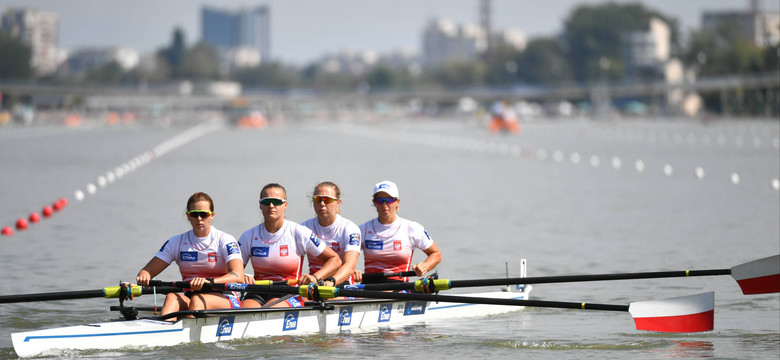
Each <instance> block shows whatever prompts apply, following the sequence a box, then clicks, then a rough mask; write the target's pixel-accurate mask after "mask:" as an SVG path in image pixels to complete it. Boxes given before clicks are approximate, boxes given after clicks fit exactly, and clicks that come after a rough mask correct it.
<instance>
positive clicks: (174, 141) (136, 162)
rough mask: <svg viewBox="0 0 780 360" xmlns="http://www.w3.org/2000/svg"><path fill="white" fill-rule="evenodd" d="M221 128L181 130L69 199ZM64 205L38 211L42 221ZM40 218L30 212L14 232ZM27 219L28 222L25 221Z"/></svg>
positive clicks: (217, 125) (207, 126) (58, 203)
mask: <svg viewBox="0 0 780 360" xmlns="http://www.w3.org/2000/svg"><path fill="white" fill-rule="evenodd" d="M222 127H223V125H221V123H217V122H206V123H203V124H199V125H196V126H194V127H192V128H190V129H187V130H185V131H184V132H182V133H180V134H178V135H176V136H174V137H172V138H170V139H168V140H165V141H163V142H162V143H160V144H159V145H157V146H155V147H154V148H153V149H151V150H148V151H144V152H143V153H141V154H139V155H137V156H135V157H133V158H132V159H130V160H129V161H126V162H124V163H122V164H121V165H119V166H117V167H116V168H114V169H113V170H109V171H107V172H106V173H105V174H104V175H98V177H97V178H96V183H97V185H95V183H92V182H90V183H88V184H87V185H86V188H85V190H86V193H85V192H84V191H83V190H82V189H77V190H76V191H74V192H73V197H74V198H75V199H76V200H77V201H83V200H84V199H86V196H87V195H94V194H96V193H97V191H98V190H99V189H102V188H105V187H106V186H108V185H110V184H113V183H114V182H116V181H118V180H119V179H121V178H122V177H123V176H125V175H128V174H130V173H132V172H133V171H135V170H137V169H138V168H140V167H141V166H144V165H146V164H148V163H149V162H151V161H152V160H155V159H157V158H159V157H161V156H163V155H165V154H167V153H168V152H171V151H173V150H175V149H176V148H178V147H180V146H182V145H185V144H187V143H189V142H191V141H193V140H195V139H197V138H199V137H201V136H203V135H206V134H208V133H210V132H213V131H216V130H218V129H220V128H222ZM67 205H68V199H67V198H65V197H60V198H59V199H57V200H56V201H54V202H53V203H52V205H46V206H44V207H43V209H42V210H41V215H43V218H44V219H45V218H49V217H51V216H52V215H53V214H54V213H55V212H59V211H61V210H63V209H64V208H65V207H67ZM41 215H39V214H38V213H37V212H33V213H30V215H29V216H28V217H20V218H19V219H17V220H16V223H15V228H16V230H18V231H25V230H27V229H28V227H29V226H30V225H32V224H36V223H38V222H40V220H41ZM28 220H29V221H28ZM13 234H14V229H13V228H12V227H11V226H5V227H3V228H2V229H0V235H5V236H11V235H13Z"/></svg>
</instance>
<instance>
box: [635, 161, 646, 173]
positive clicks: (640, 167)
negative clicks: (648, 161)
mask: <svg viewBox="0 0 780 360" xmlns="http://www.w3.org/2000/svg"><path fill="white" fill-rule="evenodd" d="M634 167H635V168H636V171H637V172H640V173H641V172H644V171H645V162H644V161H642V160H637V161H636V162H635V163H634Z"/></svg>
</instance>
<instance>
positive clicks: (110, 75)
mask: <svg viewBox="0 0 780 360" xmlns="http://www.w3.org/2000/svg"><path fill="white" fill-rule="evenodd" d="M123 75H124V71H123V70H122V67H121V66H119V63H117V62H116V61H112V62H110V63H108V64H105V65H101V66H97V67H95V68H92V69H90V70H89V72H87V75H86V77H85V79H84V81H85V82H86V83H90V84H104V85H117V84H120V83H121V82H122V79H123Z"/></svg>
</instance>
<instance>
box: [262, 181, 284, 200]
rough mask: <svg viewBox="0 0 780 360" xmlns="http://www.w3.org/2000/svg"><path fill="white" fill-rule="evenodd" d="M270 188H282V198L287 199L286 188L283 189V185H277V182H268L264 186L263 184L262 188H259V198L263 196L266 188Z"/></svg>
mask: <svg viewBox="0 0 780 360" xmlns="http://www.w3.org/2000/svg"><path fill="white" fill-rule="evenodd" d="M272 188H279V189H282V192H283V193H284V199H285V200H287V190H285V189H284V186H282V185H279V184H277V183H270V184H268V185H266V186H263V189H262V190H260V198H261V199H262V198H263V197H264V196H263V193H264V192H265V191H266V190H268V189H272Z"/></svg>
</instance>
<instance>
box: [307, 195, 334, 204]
mask: <svg viewBox="0 0 780 360" xmlns="http://www.w3.org/2000/svg"><path fill="white" fill-rule="evenodd" d="M312 200H313V201H314V203H315V204H319V203H320V201H324V202H325V203H326V204H331V203H333V202H335V201H338V200H339V199H338V198H334V197H333V196H328V195H314V196H313V197H312Z"/></svg>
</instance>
